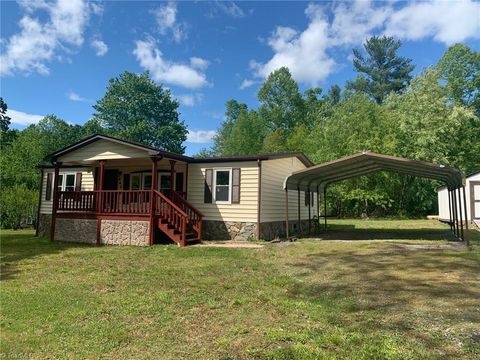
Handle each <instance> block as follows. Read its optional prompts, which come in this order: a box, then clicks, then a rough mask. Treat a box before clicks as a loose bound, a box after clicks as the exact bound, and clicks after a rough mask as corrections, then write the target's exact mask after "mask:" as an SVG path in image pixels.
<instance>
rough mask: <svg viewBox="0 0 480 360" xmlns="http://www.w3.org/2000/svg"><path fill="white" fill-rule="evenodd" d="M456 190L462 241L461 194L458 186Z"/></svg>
mask: <svg viewBox="0 0 480 360" xmlns="http://www.w3.org/2000/svg"><path fill="white" fill-rule="evenodd" d="M457 191H458V207H459V208H460V209H459V210H460V211H459V214H460V231H461V234H462V236H461V238H462V241H463V240H465V239H464V237H463V216H462V196H461V195H460V188H458V189H457Z"/></svg>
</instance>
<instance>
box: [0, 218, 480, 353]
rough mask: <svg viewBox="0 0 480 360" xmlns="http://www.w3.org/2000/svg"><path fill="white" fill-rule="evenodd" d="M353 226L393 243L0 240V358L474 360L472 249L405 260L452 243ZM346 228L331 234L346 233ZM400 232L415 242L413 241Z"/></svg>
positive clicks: (14, 236)
mask: <svg viewBox="0 0 480 360" xmlns="http://www.w3.org/2000/svg"><path fill="white" fill-rule="evenodd" d="M353 223H354V225H355V227H356V229H357V230H358V231H359V232H360V233H361V234H362V235H361V236H360V238H363V237H364V235H363V230H362V229H359V228H362V227H363V228H366V230H368V232H370V233H372V232H373V233H375V235H374V236H372V237H373V238H375V239H373V240H380V237H381V234H382V231H381V230H379V229H378V228H379V227H380V226H382V225H381V224H382V223H383V224H384V225H385V228H384V229H383V233H385V234H387V233H389V234H391V233H397V234H400V235H399V236H398V238H397V239H396V240H390V241H371V240H367V241H363V240H359V241H331V240H325V241H318V240H309V239H304V240H300V241H297V242H295V243H281V244H276V245H275V244H270V245H267V246H265V247H264V248H262V249H256V250H252V249H226V248H187V249H184V250H182V249H179V248H177V247H176V246H170V245H168V246H165V245H156V246H153V247H150V248H138V247H114V246H105V247H92V246H87V245H76V244H68V243H50V242H49V241H47V240H45V239H37V238H34V237H32V232H30V231H16V232H13V231H3V232H2V239H1V256H2V259H1V265H2V286H1V292H0V300H1V317H0V321H1V322H0V326H1V329H0V330H1V334H0V340H1V351H0V356H1V357H4V358H19V356H23V357H27V356H28V357H29V358H34V359H47V358H48V359H56V358H89V359H98V358H105V359H125V358H131V359H133V358H135V359H143V358H145V359H149V358H152V359H157V358H162V359H164V358H167V359H168V358H171V359H178V358H192V359H204V358H205V359H230V358H233V359H244V358H260V359H322V358H326V359H331V358H338V359H345V358H350V359H362V358H363V359H375V358H376V359H408V358H418V359H424V358H432V359H437V358H467V359H468V358H471V359H475V358H478V356H480V331H479V330H478V324H479V323H480V312H479V302H478V299H479V298H480V280H479V275H478V274H480V251H479V250H478V247H476V248H474V249H473V250H464V249H460V250H429V251H418V250H417V251H409V250H406V249H405V247H403V246H402V245H404V244H416V243H422V244H423V243H438V242H439V241H440V242H445V241H446V240H448V231H446V228H445V226H442V225H438V224H437V223H435V222H421V221H420V222H415V221H391V222H390V221H389V222H386V221H384V222H379V223H377V224H376V225H375V226H374V227H375V229H370V228H369V227H370V226H372V225H374V223H372V222H369V221H362V222H358V223H357V222H353ZM351 224H352V221H350V224H347V222H344V221H334V222H333V223H332V225H333V226H340V227H341V226H344V227H347V229H346V230H347V232H353V230H352V228H351V227H350V225H351ZM426 226H427V227H426ZM402 227H403V228H405V227H408V228H409V229H410V230H411V231H413V232H415V231H421V232H422V234H424V235H425V236H420V237H419V238H418V239H422V240H412V239H411V236H409V235H408V232H403V230H399V228H402ZM427 229H430V233H433V234H434V235H433V237H434V239H432V238H429V240H426V239H425V238H426V237H427V236H426V235H427V233H428V230H427ZM338 230H339V229H337V234H339V235H342V234H344V233H345V232H343V231H338ZM398 231H400V233H399V232H398ZM328 236H329V237H331V238H332V240H334V239H333V238H334V237H335V235H334V233H333V232H330V233H328ZM431 236H432V235H430V237H431ZM404 238H405V239H404ZM387 239H391V238H389V237H388V236H387Z"/></svg>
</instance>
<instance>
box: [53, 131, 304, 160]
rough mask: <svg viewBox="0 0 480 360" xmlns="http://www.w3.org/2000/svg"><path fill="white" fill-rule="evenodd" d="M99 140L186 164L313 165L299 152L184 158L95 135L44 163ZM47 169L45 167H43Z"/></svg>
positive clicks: (179, 155)
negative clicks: (295, 162)
mask: <svg viewBox="0 0 480 360" xmlns="http://www.w3.org/2000/svg"><path fill="white" fill-rule="evenodd" d="M99 140H106V141H111V142H114V143H117V144H122V145H126V146H130V147H132V148H136V149H140V150H145V151H146V152H147V154H148V155H149V156H163V157H166V158H169V159H174V160H179V161H185V162H188V163H215V162H235V161H255V160H272V159H281V158H287V157H296V158H298V159H299V160H300V161H301V162H302V163H303V164H304V165H305V166H306V167H310V166H312V165H313V163H312V162H311V161H310V160H309V159H308V158H307V157H306V156H305V154H303V153H301V152H292V153H277V154H260V155H245V156H227V157H209V158H195V157H190V156H185V155H181V154H177V153H173V152H170V151H165V150H162V149H158V148H155V147H152V146H148V145H143V144H139V143H136V142H133V141H128V140H122V139H118V138H115V137H112V136H107V135H100V134H95V135H92V136H89V137H87V138H85V139H83V140H80V141H78V142H76V143H74V144H72V145H69V146H67V147H64V148H63V149H60V150H57V151H55V152H54V153H51V154H49V155H47V156H46V157H45V160H46V161H50V162H55V161H56V160H57V159H58V158H59V157H61V156H63V155H65V154H68V153H70V152H72V151H75V150H78V149H80V148H82V147H85V146H87V145H90V144H92V143H94V142H96V141H99ZM45 167H47V166H45Z"/></svg>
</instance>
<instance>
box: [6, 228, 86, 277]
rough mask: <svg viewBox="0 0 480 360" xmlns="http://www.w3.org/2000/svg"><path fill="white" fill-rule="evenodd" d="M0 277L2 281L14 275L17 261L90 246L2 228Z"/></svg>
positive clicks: (30, 232) (16, 271)
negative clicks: (54, 240)
mask: <svg viewBox="0 0 480 360" xmlns="http://www.w3.org/2000/svg"><path fill="white" fill-rule="evenodd" d="M0 244H1V251H0V254H1V256H0V259H1V260H0V269H1V272H0V279H1V280H2V281H5V280H9V279H12V278H14V277H15V275H16V274H17V273H18V266H17V263H18V262H20V261H23V260H25V259H30V258H34V257H36V256H42V255H50V254H58V253H60V252H62V251H64V250H66V249H71V248H80V247H91V245H88V244H79V243H68V242H51V241H50V240H48V239H45V238H38V237H35V236H34V233H33V230H32V231H25V230H19V231H18V232H16V231H11V230H7V231H5V230H3V231H2V233H1V236H0Z"/></svg>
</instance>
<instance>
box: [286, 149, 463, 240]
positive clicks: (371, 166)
mask: <svg viewBox="0 0 480 360" xmlns="http://www.w3.org/2000/svg"><path fill="white" fill-rule="evenodd" d="M376 171H392V172H397V173H402V174H407V175H413V176H418V177H423V178H428V179H433V180H438V181H441V182H442V183H444V184H445V186H447V188H448V191H449V201H450V203H449V210H450V227H451V229H452V231H453V233H454V235H455V236H456V237H458V238H459V239H462V240H465V236H464V231H463V220H462V214H461V213H462V212H461V211H459V210H458V209H457V201H456V199H457V196H459V197H460V196H463V199H464V202H463V203H464V204H465V203H466V201H465V199H466V195H465V175H464V174H463V173H462V171H460V170H459V169H457V168H454V167H451V166H446V165H438V164H433V163H429V162H425V161H419V160H411V159H406V158H401V157H395V156H389V155H383V154H377V153H374V152H370V151H363V152H361V153H358V154H355V155H351V156H347V157H343V158H340V159H337V160H333V161H329V162H326V163H323V164H319V165H315V166H312V167H309V168H306V169H304V170H299V171H295V172H293V173H291V174H290V175H289V176H287V177H286V179H285V181H284V185H283V188H284V190H285V199H286V211H285V226H286V233H287V237H288V236H289V234H288V230H289V229H288V226H289V214H288V191H289V190H294V191H297V192H298V196H299V198H300V192H301V191H304V192H309V193H310V192H317V202H318V199H319V195H320V194H321V193H322V192H323V200H324V209H325V213H324V216H323V217H324V218H325V230H326V229H327V216H326V191H327V186H328V185H329V184H332V183H335V182H338V181H342V180H346V179H349V178H352V177H357V176H362V175H367V174H371V173H373V172H376ZM462 190H463V194H462ZM309 206H310V205H309ZM317 208H318V206H317ZM298 212H299V216H298V219H299V220H298V228H299V231H300V206H299V209H298ZM309 213H310V211H309ZM317 215H319V214H317ZM310 222H311V219H310V216H309V223H310ZM465 228H466V229H468V223H467V222H465Z"/></svg>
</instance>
